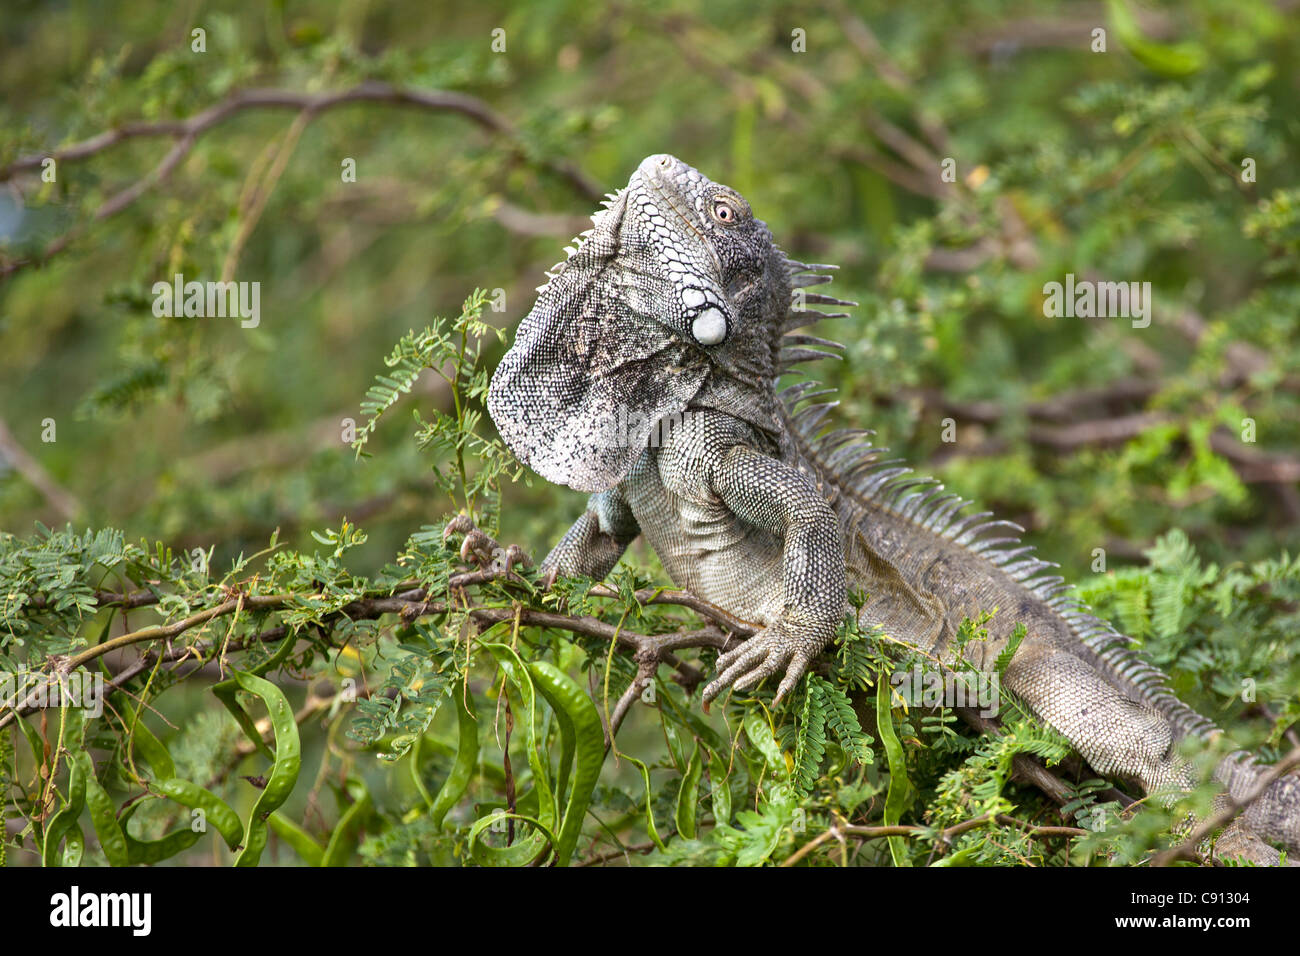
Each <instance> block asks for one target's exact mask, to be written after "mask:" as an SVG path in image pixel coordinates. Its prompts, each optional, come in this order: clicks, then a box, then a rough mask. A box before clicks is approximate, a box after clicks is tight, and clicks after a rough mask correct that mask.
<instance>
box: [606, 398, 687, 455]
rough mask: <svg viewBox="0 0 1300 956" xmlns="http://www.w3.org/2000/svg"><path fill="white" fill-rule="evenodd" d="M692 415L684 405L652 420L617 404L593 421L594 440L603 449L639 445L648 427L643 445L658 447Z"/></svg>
mask: <svg viewBox="0 0 1300 956" xmlns="http://www.w3.org/2000/svg"><path fill="white" fill-rule="evenodd" d="M696 414H697V413H696V412H694V411H692V410H691V409H689V408H688V409H683V410H682V411H680V412H671V413H669V414H667V415H661V416H659V417H658V418H653V419H652V418H651V417H650V416H649V415H647V414H645V413H644V412H639V411H636V410H635V409H631V408H628V407H627V406H626V405H619V406H617V407H616V408H614V409H611V410H609V411H607V412H605V413H604V414H602V415H601V416H600V417H599V419H598V420H597V422H596V428H597V429H598V441H599V442H600V444H601V445H602V446H603V447H606V448H610V447H619V448H622V447H625V446H628V445H633V444H636V445H640V444H642V439H641V435H642V433H643V432H644V431H645V430H646V428H647V427H648V428H649V434H648V435H647V437H646V439H645V442H644V444H645V446H647V447H650V448H662V447H663V446H664V445H666V444H667V443H668V439H669V437H670V436H671V435H672V433H673V432H674V431H675V430H676V429H678V428H683V427H685V426H686V425H687V424H689V423H690V420H691V418H692V417H693V416H694V415H696Z"/></svg>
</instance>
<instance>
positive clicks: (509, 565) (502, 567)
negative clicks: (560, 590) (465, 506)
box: [442, 513, 533, 571]
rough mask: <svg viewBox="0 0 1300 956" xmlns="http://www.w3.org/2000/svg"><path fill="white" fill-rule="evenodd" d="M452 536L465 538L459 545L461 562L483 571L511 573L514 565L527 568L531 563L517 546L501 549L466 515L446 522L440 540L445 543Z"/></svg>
mask: <svg viewBox="0 0 1300 956" xmlns="http://www.w3.org/2000/svg"><path fill="white" fill-rule="evenodd" d="M453 534H463V535H464V536H465V540H464V541H462V542H461V545H460V557H461V560H462V561H467V562H472V563H474V564H477V565H478V566H479V567H480V568H482V569H483V570H484V571H511V570H513V569H514V568H515V566H516V565H522V566H527V565H530V564H532V563H533V561H532V558H530V557H529V556H528V554H527V552H525V551H524V549H523V548H521V547H519V545H517V544H512V545H510V546H509V547H507V548H503V547H501V545H499V544H498V543H497V541H496V539H495V538H493V537H492V536H491V535H489V534H486V533H485V532H483V531H480V530H479V529H478V526H477V525H475V524H474V521H473V519H472V518H470V516H469V515H467V514H463V513H462V514H458V515H456V517H454V518H452V519H451V520H450V521H448V522H447V526H446V527H445V528H443V529H442V540H443V541H446V540H447V539H448V538H449V537H451V536H452V535H453Z"/></svg>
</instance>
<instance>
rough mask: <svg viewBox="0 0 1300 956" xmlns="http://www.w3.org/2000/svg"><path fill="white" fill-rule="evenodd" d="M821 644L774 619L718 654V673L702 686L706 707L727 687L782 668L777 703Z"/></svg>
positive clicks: (739, 685) (747, 684)
mask: <svg viewBox="0 0 1300 956" xmlns="http://www.w3.org/2000/svg"><path fill="white" fill-rule="evenodd" d="M824 645H825V642H824V641H817V640H816V639H815V638H812V637H809V636H807V635H803V634H799V633H798V632H797V631H796V629H795V628H794V627H793V626H792V625H790V624H789V623H787V622H785V621H777V622H776V623H775V624H772V625H770V626H768V627H766V628H764V629H763V630H762V631H759V632H758V633H757V634H755V635H754V636H753V637H751V638H750V639H749V640H747V641H746V642H745V643H744V644H741V645H740V646H739V647H737V648H735V649H733V650H730V651H727V653H725V654H723V655H722V656H720V657H719V658H718V676H717V677H715V678H714V679H713V681H712V683H710V684H709V685H708V686H707V687H705V688H704V707H705V709H706V710H707V709H708V706H709V702H710V701H712V700H713V699H714V698H716V697H717V696H718V695H719V694H721V693H722V692H723V691H724V690H726V689H727V688H728V687H734V688H735V689H736V690H743V689H745V688H746V687H752V686H754V685H755V684H757V683H758V682H759V681H761V680H763V679H764V678H766V677H771V676H772V675H773V674H777V673H780V672H781V671H784V672H785V676H784V677H782V678H781V683H780V685H779V686H778V687H777V689H776V697H775V698H774V699H773V701H772V703H773V705H775V704H779V703H780V702H781V699H782V698H783V697H785V695H786V694H788V693H789V692H790V691H792V690H794V688H795V685H796V684H798V683H799V678H800V677H802V676H803V675H804V672H805V671H806V670H808V665H809V664H810V663H812V660H813V658H814V657H816V656H817V652H818V651H820V650H821V649H822V647H823V646H824Z"/></svg>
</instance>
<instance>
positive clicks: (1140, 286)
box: [1043, 272, 1151, 329]
mask: <svg viewBox="0 0 1300 956" xmlns="http://www.w3.org/2000/svg"><path fill="white" fill-rule="evenodd" d="M1043 295H1045V296H1047V298H1046V299H1044V300H1043V315H1045V316H1047V317H1048V318H1049V319H1059V318H1062V317H1064V318H1068V319H1076V318H1077V319H1131V320H1132V321H1133V328H1135V329H1145V328H1146V327H1147V326H1148V325H1150V324H1151V283H1150V282H1093V281H1092V280H1090V279H1080V280H1078V281H1075V278H1074V273H1073V272H1067V273H1066V275H1065V282H1064V283H1061V282H1048V283H1047V284H1045V285H1044V286H1043Z"/></svg>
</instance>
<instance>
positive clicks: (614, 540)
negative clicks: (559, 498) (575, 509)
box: [540, 488, 641, 582]
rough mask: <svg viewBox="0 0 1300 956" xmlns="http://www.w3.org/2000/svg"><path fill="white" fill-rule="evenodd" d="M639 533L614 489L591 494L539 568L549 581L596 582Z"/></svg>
mask: <svg viewBox="0 0 1300 956" xmlns="http://www.w3.org/2000/svg"><path fill="white" fill-rule="evenodd" d="M640 533H641V529H640V527H639V526H638V525H637V523H636V518H635V517H633V515H632V509H631V508H629V507H628V505H627V502H626V501H624V500H623V497H622V495H621V494H619V491H618V489H617V488H611V489H610V490H609V491H602V492H600V493H599V494H594V495H592V496H591V497H590V498H589V499H588V500H587V510H586V511H585V512H583V515H582V517H581V518H579V519H578V520H577V521H575V522H574V523H573V526H572V527H570V528H569V530H568V531H567V532H566V533H565V535H564V537H563V538H561V539H560V541H559V543H558V544H556V546H555V547H554V548H552V549H551V553H550V554H548V555H547V556H546V560H544V561H543V562H542V566H541V568H540V570H541V572H542V574H543V576H544V578H545V579H546V580H547V581H548V582H554V580H555V576H556V575H557V574H564V575H579V574H580V575H583V576H584V577H588V578H593V579H595V580H597V581H599V580H601V579H602V578H604V577H605V576H606V575H607V574H609V572H611V571H613V570H614V565H616V564H618V559H619V558H621V557H622V556H623V552H624V551H626V550H627V546H628V545H629V544H631V543H632V542H633V540H635V539H636V536H637V535H639V534H640Z"/></svg>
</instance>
